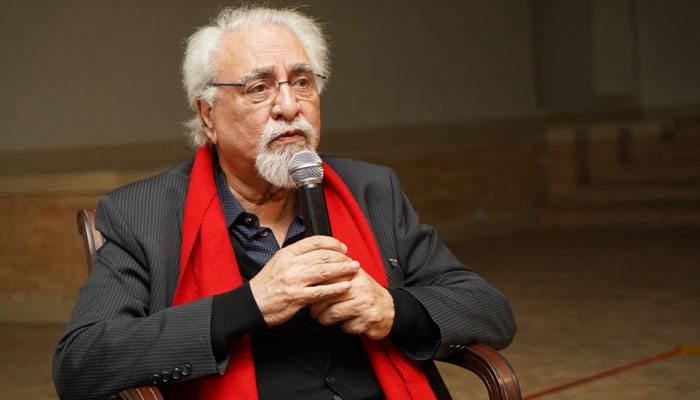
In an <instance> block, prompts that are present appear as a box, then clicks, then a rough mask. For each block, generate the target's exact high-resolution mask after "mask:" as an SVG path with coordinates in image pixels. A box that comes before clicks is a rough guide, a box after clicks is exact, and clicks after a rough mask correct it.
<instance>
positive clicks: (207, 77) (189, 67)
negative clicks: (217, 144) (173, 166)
mask: <svg viewBox="0 0 700 400" xmlns="http://www.w3.org/2000/svg"><path fill="white" fill-rule="evenodd" d="M269 23H272V24H277V25H281V26H284V27H285V28H287V29H289V30H290V31H292V33H294V35H295V36H296V37H297V39H298V40H299V42H300V43H301V45H302V46H303V47H304V50H306V54H307V55H308V56H309V59H310V60H311V67H312V68H313V70H314V73H317V74H320V75H323V76H326V77H329V76H330V58H329V54H328V44H327V43H326V38H325V36H324V34H323V31H322V29H321V26H320V24H319V23H317V22H316V21H315V20H313V19H312V18H310V17H308V16H306V15H303V14H301V13H299V12H298V11H296V10H294V9H271V8H265V7H251V6H242V7H239V8H225V9H223V10H222V11H221V12H220V13H219V15H218V16H217V17H216V18H214V20H213V21H212V22H211V23H210V24H209V25H206V26H203V27H200V28H198V29H197V31H195V33H193V34H192V36H190V37H189V38H188V39H187V41H186V45H187V47H186V50H185V59H184V60H183V62H182V83H183V86H184V89H185V92H186V95H187V101H188V102H189V105H190V108H192V109H193V110H194V111H195V112H197V99H201V100H203V101H206V102H207V103H208V104H209V105H210V106H211V105H213V104H214V99H215V98H216V92H217V90H216V87H213V86H210V85H209V83H210V82H211V81H212V79H213V78H214V74H215V72H216V71H215V70H214V68H215V66H214V60H213V59H214V56H215V54H216V50H218V49H219V44H220V43H219V42H220V40H221V38H222V36H223V35H224V34H225V33H226V32H229V31H232V30H235V29H238V28H241V27H244V26H251V25H253V26H256V25H263V24H269ZM323 84H324V82H323V80H322V79H319V80H318V90H319V93H320V92H322V91H323ZM185 126H186V127H187V129H188V131H189V132H188V135H189V140H190V144H191V145H192V146H193V147H194V148H195V149H196V148H199V147H200V146H202V145H204V144H205V143H207V142H208V141H209V137H207V135H206V133H205V131H204V126H203V124H202V121H201V119H200V118H199V115H195V117H194V118H192V119H190V120H189V121H187V122H186V123H185Z"/></svg>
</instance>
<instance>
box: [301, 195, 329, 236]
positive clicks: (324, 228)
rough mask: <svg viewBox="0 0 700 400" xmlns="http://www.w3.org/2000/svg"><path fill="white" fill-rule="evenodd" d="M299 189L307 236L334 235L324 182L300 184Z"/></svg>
mask: <svg viewBox="0 0 700 400" xmlns="http://www.w3.org/2000/svg"><path fill="white" fill-rule="evenodd" d="M297 191H298V192H299V204H300V205H301V214H302V215H303V216H304V228H306V236H307V237H309V236H312V235H325V236H333V234H332V233H331V222H330V220H329V219H328V208H327V207H326V196H324V194H323V186H322V184H320V183H307V184H306V185H302V186H300V187H299V188H298V189H297Z"/></svg>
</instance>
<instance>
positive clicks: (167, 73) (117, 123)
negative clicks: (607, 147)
mask: <svg viewBox="0 0 700 400" xmlns="http://www.w3.org/2000/svg"><path fill="white" fill-rule="evenodd" d="M219 3H220V2H219V1H213V0H210V1H199V2H193V1H165V0H161V1H146V2H144V1H134V0H131V1H112V2H95V1H61V2H53V1H47V0H39V1H32V2H15V3H13V4H12V6H10V7H4V8H3V12H2V13H0V46H1V47H0V51H1V53H2V63H1V64H0V79H1V80H2V87H3V94H4V95H3V96H1V97H0V113H1V114H0V117H1V119H2V121H3V124H2V128H1V129H2V140H0V151H12V150H37V149H54V148H71V147H79V146H98V145H111V144H124V143H134V142H154V141H163V140H172V139H177V138H179V137H180V135H181V132H182V128H181V122H182V121H183V120H184V119H186V118H187V117H188V116H189V112H188V110H187V108H186V105H185V101H184V97H183V95H182V91H181V88H180V77H179V70H178V69H179V63H180V58H181V41H182V40H183V39H184V38H186V37H187V36H188V35H189V34H190V33H191V32H192V29H193V27H195V26H198V25H202V24H205V23H206V22H207V21H208V15H209V14H210V10H212V9H213V8H214V7H215V6H216V5H217V4H219ZM270 3H271V4H294V3H297V2H296V1H295V2H291V1H272V2H270ZM305 3H310V4H311V5H310V6H309V7H304V8H303V10H304V11H305V12H307V13H309V14H312V15H315V16H318V17H319V19H321V20H322V21H324V22H326V23H327V30H328V32H329V33H330V36H331V42H332V44H333V47H332V52H333V58H334V75H333V77H332V80H331V82H330V86H329V89H328V91H327V93H326V94H325V98H324V99H323V116H324V127H325V128H328V129H331V130H333V129H338V128H348V127H375V126H390V125H402V124H412V123H416V122H440V121H460V120H465V119H470V118H475V117H482V118H483V117H493V116H497V117H499V116H505V115H524V114H530V113H532V112H533V110H534V108H533V107H534V88H533V87H532V74H533V71H532V59H531V57H532V56H531V53H532V52H531V50H530V48H529V45H530V42H531V40H530V20H529V9H528V2H527V1H526V0H518V1H507V2H504V1H500V2H490V1H467V2H464V1H456V0H455V1H438V2H436V3H432V4H431V5H430V6H426V5H425V2H423V1H416V0H413V1H380V2H377V1H362V0H361V1H347V2H345V1H325V0H314V1H308V2H305ZM445 79H447V80H448V81H447V82H448V83H446V81H445Z"/></svg>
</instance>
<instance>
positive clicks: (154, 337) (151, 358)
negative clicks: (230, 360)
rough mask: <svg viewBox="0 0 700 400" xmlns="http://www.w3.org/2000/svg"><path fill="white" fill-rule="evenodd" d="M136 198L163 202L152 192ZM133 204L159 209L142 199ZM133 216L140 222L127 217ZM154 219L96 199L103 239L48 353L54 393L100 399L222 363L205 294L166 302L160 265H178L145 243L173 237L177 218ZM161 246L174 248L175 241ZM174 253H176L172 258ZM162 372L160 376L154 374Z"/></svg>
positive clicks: (216, 368) (213, 368) (189, 376)
mask: <svg viewBox="0 0 700 400" xmlns="http://www.w3.org/2000/svg"><path fill="white" fill-rule="evenodd" d="M122 200H123V199H122ZM140 200H141V201H144V200H145V201H144V202H145V203H146V204H156V205H155V206H154V207H165V205H163V206H160V205H158V204H159V202H158V201H153V200H154V199H140ZM121 204H124V202H123V201H122V202H121ZM171 205H172V204H171ZM134 208H143V209H145V211H144V212H145V213H151V214H158V211H157V210H154V209H152V208H150V209H149V206H144V204H141V207H134ZM158 217H159V218H160V217H162V215H160V216H158ZM139 218H143V220H142V221H141V223H140V224H136V223H134V219H139ZM155 221H157V219H155V218H152V219H150V218H148V217H146V216H143V215H142V216H135V217H134V216H132V215H130V217H129V219H127V218H125V216H124V214H123V213H122V209H121V208H120V206H119V205H118V202H117V201H115V200H114V199H113V197H112V196H110V195H106V196H103V197H102V199H101V200H100V202H99V205H98V208H97V223H98V229H99V230H100V231H101V232H102V233H103V235H104V236H105V238H106V242H105V244H104V245H103V247H102V248H100V250H99V252H98V262H97V263H96V264H95V266H94V268H93V270H92V272H91V273H90V275H89V277H88V280H87V283H86V284H85V285H84V286H83V287H82V288H81V289H80V293H79V296H78V300H77V302H76V305H75V307H74V309H73V312H72V314H71V317H70V319H69V322H68V324H67V326H66V328H65V331H64V334H63V337H62V338H61V339H60V341H59V342H58V344H57V346H56V350H55V353H54V358H53V374H54V384H55V386H56V390H57V393H58V395H59V397H60V398H62V399H92V398H95V399H98V398H106V397H107V396H108V395H111V394H114V393H117V392H119V391H120V390H123V389H125V388H127V387H133V386H139V385H153V384H154V383H166V382H164V381H165V380H169V381H170V382H173V381H174V379H175V378H174V377H175V376H178V375H182V376H181V377H179V378H178V379H177V380H178V381H181V382H182V381H186V380H190V379H194V378H198V377H202V376H205V375H209V374H213V373H217V372H220V373H222V371H223V369H224V368H225V362H224V363H223V364H221V365H217V363H216V360H215V358H214V354H213V352H212V348H211V340H210V318H211V304H212V298H211V297H208V298H203V299H200V300H197V301H193V302H190V303H187V304H183V305H181V306H177V307H170V304H168V303H169V302H170V301H171V300H172V296H171V295H170V296H169V295H167V290H165V289H164V286H165V284H164V281H166V280H167V279H163V278H164V277H163V275H164V274H167V272H165V269H166V267H167V268H176V270H179V266H178V265H170V266H162V265H160V264H162V262H161V261H159V260H155V259H151V258H155V254H157V253H158V252H157V251H153V250H148V247H152V246H151V244H150V242H149V240H150V241H152V242H153V243H156V242H158V241H159V240H162V239H163V238H166V237H169V239H170V241H171V242H172V241H173V239H174V238H176V237H177V236H178V235H170V234H169V232H167V231H168V230H176V228H174V226H175V225H177V224H174V225H173V224H168V223H163V222H162V220H161V222H155ZM135 225H142V226H143V227H137V226H135ZM135 229H136V230H138V229H141V230H143V229H148V231H147V232H146V231H138V232H137V231H135ZM148 235H151V236H152V237H150V238H148ZM161 246H170V247H172V249H173V250H172V251H177V249H179V240H175V243H162V244H161ZM160 250H161V251H160V253H163V251H162V249H160ZM172 251H170V252H172ZM165 253H168V251H165ZM171 258H172V257H171ZM178 259H179V253H177V256H176V257H175V258H174V260H175V262H174V263H175V264H177V260H178ZM174 273H175V274H177V272H174ZM176 369H178V370H179V373H177V371H176ZM164 372H166V373H168V374H169V375H166V374H164ZM173 372H176V373H174V374H173ZM183 372H184V373H183ZM185 374H187V376H185ZM164 375H166V378H165V379H161V378H159V377H163V376H164ZM159 379H160V380H159Z"/></svg>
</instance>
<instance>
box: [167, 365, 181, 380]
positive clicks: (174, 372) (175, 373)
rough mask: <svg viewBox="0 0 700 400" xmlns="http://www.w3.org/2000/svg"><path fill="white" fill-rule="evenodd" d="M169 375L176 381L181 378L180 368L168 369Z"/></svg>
mask: <svg viewBox="0 0 700 400" xmlns="http://www.w3.org/2000/svg"><path fill="white" fill-rule="evenodd" d="M170 376H171V377H172V378H173V380H174V381H176V380H178V379H180V378H182V370H181V369H180V368H173V370H172V371H170Z"/></svg>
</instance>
